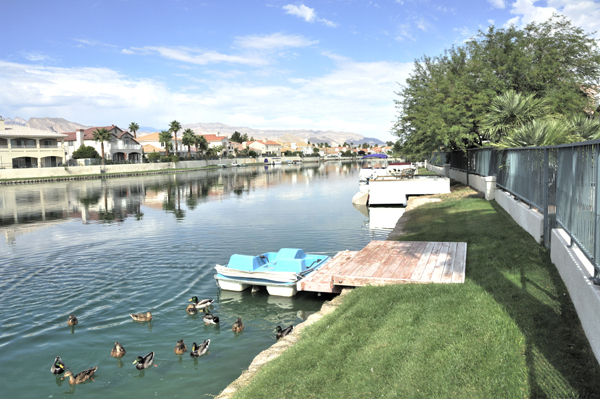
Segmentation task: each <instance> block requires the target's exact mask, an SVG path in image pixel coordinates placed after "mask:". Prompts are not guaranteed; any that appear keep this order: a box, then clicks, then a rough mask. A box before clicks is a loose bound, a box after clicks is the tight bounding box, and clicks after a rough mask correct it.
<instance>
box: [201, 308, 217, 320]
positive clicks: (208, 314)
mask: <svg viewBox="0 0 600 399" xmlns="http://www.w3.org/2000/svg"><path fill="white" fill-rule="evenodd" d="M203 311H204V313H205V315H204V317H203V318H202V320H203V321H204V322H205V323H206V324H219V318H218V317H217V316H215V315H214V314H210V311H209V310H208V308H204V309H203Z"/></svg>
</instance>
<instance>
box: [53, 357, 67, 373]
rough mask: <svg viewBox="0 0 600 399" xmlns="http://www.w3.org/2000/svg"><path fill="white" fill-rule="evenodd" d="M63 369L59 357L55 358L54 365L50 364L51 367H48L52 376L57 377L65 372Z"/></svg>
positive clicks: (63, 366)
mask: <svg viewBox="0 0 600 399" xmlns="http://www.w3.org/2000/svg"><path fill="white" fill-rule="evenodd" d="M65 367H66V366H65V364H64V363H63V361H62V359H61V358H60V356H56V359H54V363H52V367H50V371H52V374H54V375H59V374H62V373H64V372H65Z"/></svg>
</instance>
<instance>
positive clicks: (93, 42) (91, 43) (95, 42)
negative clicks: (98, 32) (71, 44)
mask: <svg viewBox="0 0 600 399" xmlns="http://www.w3.org/2000/svg"><path fill="white" fill-rule="evenodd" d="M73 40H74V41H76V42H77V43H79V45H78V46H77V47H84V46H82V45H87V46H101V47H117V46H116V45H114V44H108V43H103V42H101V41H99V40H89V39H73Z"/></svg>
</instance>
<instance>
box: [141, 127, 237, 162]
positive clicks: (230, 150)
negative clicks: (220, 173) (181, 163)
mask: <svg viewBox="0 0 600 399" xmlns="http://www.w3.org/2000/svg"><path fill="white" fill-rule="evenodd" d="M159 135H160V133H158V132H155V133H150V134H147V135H145V136H141V137H138V138H137V141H139V142H140V143H141V144H142V145H143V146H144V153H146V154H147V153H148V152H153V151H154V150H155V149H160V153H161V154H162V155H164V153H165V150H164V145H163V144H162V143H161V142H160V141H159V140H158V136H159ZM201 136H204V138H205V139H206V141H207V142H208V147H209V148H214V147H218V146H221V147H223V150H222V151H221V153H220V154H219V155H220V156H227V155H230V154H234V153H235V147H234V145H232V144H231V142H230V141H229V139H228V138H227V137H226V136H221V135H219V134H218V133H217V134H202V135H201ZM171 144H172V147H173V149H174V148H175V136H171ZM147 145H151V146H152V148H150V147H149V149H151V151H146V146H147ZM177 149H178V152H177V155H179V156H180V157H187V155H188V151H187V150H188V149H187V146H184V145H183V144H181V135H179V136H178V137H177ZM190 152H191V154H192V156H195V155H196V147H194V146H191V148H190ZM169 153H171V154H173V153H174V150H172V151H169Z"/></svg>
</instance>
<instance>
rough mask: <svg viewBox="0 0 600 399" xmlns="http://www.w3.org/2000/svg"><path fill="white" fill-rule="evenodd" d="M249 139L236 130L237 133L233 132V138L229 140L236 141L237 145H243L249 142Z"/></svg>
mask: <svg viewBox="0 0 600 399" xmlns="http://www.w3.org/2000/svg"><path fill="white" fill-rule="evenodd" d="M244 138H246V140H244ZM247 139H248V135H247V134H244V135H243V136H242V134H241V133H240V132H238V131H237V130H236V131H235V132H233V134H232V135H231V138H230V139H229V140H231V141H235V142H236V143H243V142H244V141H248V140H247Z"/></svg>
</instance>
